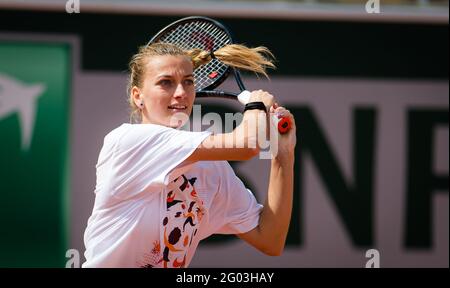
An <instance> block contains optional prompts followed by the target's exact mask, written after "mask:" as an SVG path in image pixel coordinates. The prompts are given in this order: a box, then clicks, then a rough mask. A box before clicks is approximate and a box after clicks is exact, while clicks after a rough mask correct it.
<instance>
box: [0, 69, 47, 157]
mask: <svg viewBox="0 0 450 288" xmlns="http://www.w3.org/2000/svg"><path fill="white" fill-rule="evenodd" d="M45 90H46V87H45V84H43V83H38V84H33V85H28V84H25V83H23V82H21V81H19V80H17V79H13V78H11V77H9V76H6V75H5V74H0V121H1V120H2V119H3V118H6V117H8V116H9V115H11V114H13V113H17V114H18V117H19V123H20V127H21V140H22V141H21V142H22V147H21V148H22V150H28V149H29V147H30V143H31V138H32V136H33V128H34V122H35V114H36V100H37V98H38V97H40V96H41V95H42V93H43V92H44V91H45Z"/></svg>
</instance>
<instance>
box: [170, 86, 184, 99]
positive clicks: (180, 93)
mask: <svg viewBox="0 0 450 288" xmlns="http://www.w3.org/2000/svg"><path fill="white" fill-rule="evenodd" d="M186 96H187V94H186V89H184V87H183V84H182V83H179V84H178V85H177V88H176V89H175V93H174V94H173V97H175V98H186Z"/></svg>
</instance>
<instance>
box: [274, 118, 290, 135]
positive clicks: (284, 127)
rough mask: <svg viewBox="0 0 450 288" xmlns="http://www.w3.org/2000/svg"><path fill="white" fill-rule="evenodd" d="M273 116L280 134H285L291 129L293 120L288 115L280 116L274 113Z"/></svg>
mask: <svg viewBox="0 0 450 288" xmlns="http://www.w3.org/2000/svg"><path fill="white" fill-rule="evenodd" d="M273 118H274V121H275V124H276V125H277V128H278V132H279V133H280V134H285V133H287V132H288V131H289V130H290V129H291V120H290V119H289V118H288V117H281V118H278V117H277V116H275V115H274V116H273Z"/></svg>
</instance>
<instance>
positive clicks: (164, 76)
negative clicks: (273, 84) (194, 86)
mask: <svg viewBox="0 0 450 288" xmlns="http://www.w3.org/2000/svg"><path fill="white" fill-rule="evenodd" d="M172 77H173V76H172V75H167V74H163V75H159V76H158V77H157V78H158V79H160V78H172ZM188 77H194V74H187V75H184V77H183V78H188Z"/></svg>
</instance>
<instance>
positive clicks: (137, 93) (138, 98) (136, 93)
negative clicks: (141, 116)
mask: <svg viewBox="0 0 450 288" xmlns="http://www.w3.org/2000/svg"><path fill="white" fill-rule="evenodd" d="M130 93H131V98H132V99H133V101H134V104H135V105H136V106H137V107H141V103H143V101H144V99H143V98H142V96H143V95H142V94H141V90H140V89H139V88H138V87H136V86H133V88H131V91H130Z"/></svg>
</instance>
